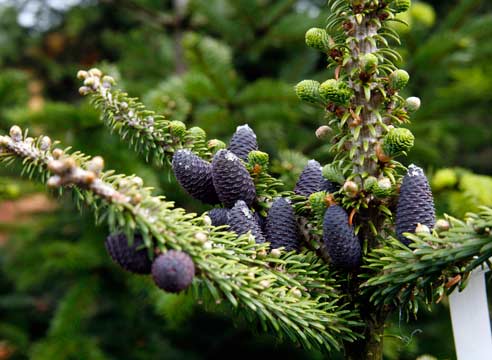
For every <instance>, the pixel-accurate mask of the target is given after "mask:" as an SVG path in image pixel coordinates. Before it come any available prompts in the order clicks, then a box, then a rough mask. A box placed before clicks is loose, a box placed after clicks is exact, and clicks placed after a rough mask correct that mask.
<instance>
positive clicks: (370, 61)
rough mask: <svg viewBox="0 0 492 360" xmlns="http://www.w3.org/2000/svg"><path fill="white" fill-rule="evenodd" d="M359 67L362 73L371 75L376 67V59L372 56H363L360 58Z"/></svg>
mask: <svg viewBox="0 0 492 360" xmlns="http://www.w3.org/2000/svg"><path fill="white" fill-rule="evenodd" d="M360 65H361V67H362V70H363V71H364V72H366V73H369V74H372V73H374V72H375V71H376V68H377V66H378V57H377V56H376V55H374V54H364V55H362V56H361V57H360Z"/></svg>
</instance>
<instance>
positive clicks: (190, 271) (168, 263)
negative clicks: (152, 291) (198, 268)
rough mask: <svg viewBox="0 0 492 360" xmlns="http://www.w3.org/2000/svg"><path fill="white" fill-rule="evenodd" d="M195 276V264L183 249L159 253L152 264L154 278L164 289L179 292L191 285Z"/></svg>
mask: <svg viewBox="0 0 492 360" xmlns="http://www.w3.org/2000/svg"><path fill="white" fill-rule="evenodd" d="M194 276H195V264H193V260H191V257H190V256H189V255H188V254H187V253H185V252H182V251H176V250H169V251H168V252H166V253H164V254H162V255H159V256H158V257H157V258H156V259H155V261H154V263H153V264H152V278H153V279H154V282H155V284H156V285H157V286H158V287H159V288H161V289H162V290H164V291H167V292H171V293H178V292H180V291H183V290H185V289H186V288H187V287H188V286H190V284H191V282H192V281H193V277H194Z"/></svg>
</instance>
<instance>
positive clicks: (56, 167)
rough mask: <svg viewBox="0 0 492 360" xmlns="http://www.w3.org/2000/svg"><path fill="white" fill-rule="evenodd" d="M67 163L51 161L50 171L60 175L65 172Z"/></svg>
mask: <svg viewBox="0 0 492 360" xmlns="http://www.w3.org/2000/svg"><path fill="white" fill-rule="evenodd" d="M65 169H66V167H65V163H64V162H63V161H61V160H51V161H50V162H48V170H49V171H51V172H52V173H55V174H60V173H62V172H63V171H65Z"/></svg>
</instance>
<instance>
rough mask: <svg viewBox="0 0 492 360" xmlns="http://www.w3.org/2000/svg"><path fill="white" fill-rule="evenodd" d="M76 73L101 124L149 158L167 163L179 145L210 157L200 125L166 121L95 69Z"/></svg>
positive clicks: (82, 92)
mask: <svg viewBox="0 0 492 360" xmlns="http://www.w3.org/2000/svg"><path fill="white" fill-rule="evenodd" d="M77 77H78V78H79V79H81V80H84V85H83V86H82V87H80V88H79V92H80V94H81V95H91V96H92V101H93V103H94V105H95V106H96V107H97V108H98V109H99V110H100V111H101V113H102V118H103V121H104V124H105V125H106V126H107V127H108V128H109V129H110V130H111V131H115V132H117V133H118V134H119V135H120V136H121V137H122V139H124V140H126V141H127V142H128V143H129V144H130V145H131V146H132V147H133V148H134V149H135V151H137V152H139V153H142V154H145V156H146V158H147V160H149V158H153V159H154V160H155V161H156V162H157V163H158V164H163V163H165V162H168V163H169V162H170V159H171V157H172V154H173V153H174V152H175V151H176V150H177V149H181V148H189V149H192V150H193V152H195V153H196V154H198V155H199V156H201V157H203V158H207V157H210V155H211V152H210V150H209V148H208V146H207V142H206V134H205V131H203V130H202V129H201V128H199V127H193V128H190V129H187V128H186V125H185V124H184V123H182V122H181V121H170V120H167V119H165V118H164V117H163V116H162V115H158V114H156V113H155V112H154V111H151V110H148V109H147V108H146V107H145V105H143V104H142V103H141V102H140V101H139V100H138V99H136V98H132V97H130V96H129V95H128V94H127V93H125V92H123V91H121V90H117V89H114V88H113V86H114V85H115V84H116V83H115V81H114V79H113V78H112V77H111V76H107V75H103V74H102V72H101V71H100V70H99V69H90V70H89V71H79V72H78V74H77Z"/></svg>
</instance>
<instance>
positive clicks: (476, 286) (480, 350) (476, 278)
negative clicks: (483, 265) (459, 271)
mask: <svg viewBox="0 0 492 360" xmlns="http://www.w3.org/2000/svg"><path fill="white" fill-rule="evenodd" d="M449 305H450V310H451V321H452V323H453V334H454V344H455V346H456V357H457V359H458V360H490V359H492V333H491V331H490V315H489V309H488V304H487V291H486V287H485V272H484V271H483V270H481V269H480V270H476V271H474V272H473V273H472V274H471V275H470V279H469V282H468V285H467V286H466V288H465V290H463V291H462V292H458V290H455V291H453V293H452V294H451V295H450V296H449Z"/></svg>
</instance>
